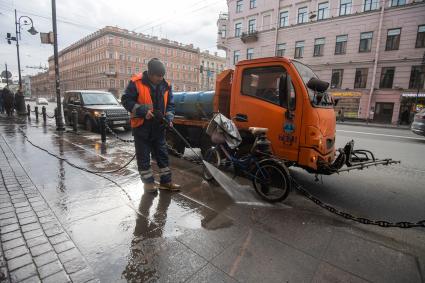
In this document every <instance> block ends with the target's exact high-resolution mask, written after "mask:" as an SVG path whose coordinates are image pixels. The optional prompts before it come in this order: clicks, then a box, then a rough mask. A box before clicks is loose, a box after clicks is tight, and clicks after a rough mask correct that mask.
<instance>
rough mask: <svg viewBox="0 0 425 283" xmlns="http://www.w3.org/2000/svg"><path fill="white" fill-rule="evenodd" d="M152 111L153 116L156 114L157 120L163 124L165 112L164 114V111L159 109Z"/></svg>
mask: <svg viewBox="0 0 425 283" xmlns="http://www.w3.org/2000/svg"><path fill="white" fill-rule="evenodd" d="M152 113H153V116H154V117H153V118H154V119H155V120H156V121H158V122H159V123H160V124H162V123H163V120H164V114H162V112H161V111H159V110H153V111H152Z"/></svg>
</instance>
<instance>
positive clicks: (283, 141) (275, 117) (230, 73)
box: [174, 57, 336, 172]
mask: <svg viewBox="0 0 425 283" xmlns="http://www.w3.org/2000/svg"><path fill="white" fill-rule="evenodd" d="M269 67H282V68H284V69H285V70H286V72H287V73H288V74H289V75H290V78H291V81H292V87H293V91H294V92H295V94H294V95H295V107H293V108H292V110H290V111H291V115H289V118H288V115H286V114H287V113H285V112H287V111H289V110H288V109H287V108H285V107H282V106H280V105H277V104H274V103H270V102H269V101H266V100H262V99H258V97H253V96H250V95H246V94H244V93H243V92H242V78H243V74H244V71H245V70H247V69H252V68H263V69H267V68H269ZM213 111H214V112H220V113H222V114H224V115H225V116H227V117H229V118H230V117H232V118H233V117H236V116H237V115H241V114H242V115H244V116H246V117H247V121H246V122H242V121H237V120H236V121H235V123H236V125H237V127H238V129H239V130H240V131H241V132H244V131H245V132H248V128H249V127H264V128H268V129H269V131H268V133H267V137H268V139H269V140H270V141H271V147H272V151H273V154H274V155H275V156H276V157H278V158H280V159H283V160H285V161H289V162H291V163H293V164H294V165H296V166H299V167H302V168H305V169H307V170H309V171H311V172H314V171H316V170H317V169H318V164H319V163H320V162H324V163H326V164H331V163H332V162H333V161H334V159H335V128H336V117H335V111H334V108H333V105H332V106H327V107H318V106H317V105H314V103H312V102H311V97H309V92H308V89H307V86H306V83H305V81H303V78H302V75H301V74H300V73H299V71H298V70H297V68H296V66H295V65H294V64H293V60H291V59H288V58H285V57H270V58H259V59H254V60H245V61H241V62H239V63H238V64H237V65H236V68H235V70H225V71H223V72H222V73H221V74H219V75H218V76H217V82H216V88H215V95H214V101H213ZM174 124H175V125H176V126H177V127H179V128H180V129H184V128H185V127H198V128H205V127H206V126H207V124H208V121H207V120H206V119H205V120H202V119H185V118H183V117H176V118H175V120H174ZM288 126H289V128H290V129H291V130H290V131H287V130H285V129H287V127H288ZM203 143H205V141H204V142H203Z"/></svg>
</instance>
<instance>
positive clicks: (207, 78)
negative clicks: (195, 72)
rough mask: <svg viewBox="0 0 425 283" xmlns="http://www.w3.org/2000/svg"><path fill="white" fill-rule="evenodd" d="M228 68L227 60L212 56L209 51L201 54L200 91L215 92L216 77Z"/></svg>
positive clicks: (215, 54) (215, 55)
mask: <svg viewBox="0 0 425 283" xmlns="http://www.w3.org/2000/svg"><path fill="white" fill-rule="evenodd" d="M225 66H226V58H224V57H221V56H218V55H217V52H215V53H214V54H211V53H210V52H209V51H208V50H207V51H204V52H201V53H200V66H199V87H200V88H199V90H214V89H215V81H216V77H217V75H218V74H219V73H221V72H222V71H223V70H224V68H225Z"/></svg>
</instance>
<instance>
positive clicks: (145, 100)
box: [130, 73, 168, 129]
mask: <svg viewBox="0 0 425 283" xmlns="http://www.w3.org/2000/svg"><path fill="white" fill-rule="evenodd" d="M142 78H143V74H142V73H140V74H137V75H134V76H132V77H131V81H132V82H133V83H134V84H135V85H136V88H137V93H138V96H137V104H140V105H147V106H148V107H149V109H150V110H153V104H152V98H151V93H150V88H149V86H147V85H145V84H143V83H142ZM167 84H168V82H167ZM167 103H168V89H167V90H166V91H165V93H164V113H165V110H166V109H167ZM130 119H131V120H130V124H131V127H132V128H133V129H134V128H137V127H140V126H141V125H143V123H144V121H145V119H143V118H140V117H135V116H134V113H133V112H132V113H131V115H130Z"/></svg>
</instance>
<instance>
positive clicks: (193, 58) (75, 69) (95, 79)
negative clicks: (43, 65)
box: [32, 26, 200, 97]
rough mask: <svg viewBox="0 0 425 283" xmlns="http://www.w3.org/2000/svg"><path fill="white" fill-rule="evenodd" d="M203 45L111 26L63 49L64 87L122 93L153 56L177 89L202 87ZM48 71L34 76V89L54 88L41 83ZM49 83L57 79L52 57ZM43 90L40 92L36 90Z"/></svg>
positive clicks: (51, 90) (61, 75)
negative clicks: (196, 45)
mask: <svg viewBox="0 0 425 283" xmlns="http://www.w3.org/2000/svg"><path fill="white" fill-rule="evenodd" d="M199 54H200V52H199V49H198V48H194V47H193V45H192V44H188V45H184V44H182V43H179V42H176V41H170V40H168V39H158V38H157V37H151V36H148V35H144V34H141V33H136V32H131V31H128V30H125V29H121V28H118V27H111V26H107V27H105V28H102V29H100V30H98V31H96V32H94V33H93V34H90V35H88V36H86V37H84V38H82V39H81V40H79V41H77V42H76V43H74V44H72V45H70V46H68V47H66V48H65V49H63V50H61V51H60V52H59V71H60V80H61V91H62V92H63V91H67V90H71V89H96V90H105V91H110V92H112V93H114V94H115V95H116V96H117V97H119V96H121V95H122V93H123V92H124V90H125V87H126V86H127V84H128V81H129V80H130V77H131V76H132V75H133V74H135V73H139V72H143V71H144V70H146V69H147V63H148V61H149V60H150V59H151V58H154V57H156V58H159V59H161V60H162V61H163V62H164V64H165V66H166V69H167V74H166V79H167V80H168V81H169V82H170V83H171V84H172V85H173V90H174V91H183V90H184V91H195V90H198V89H199V81H198V80H199V64H200V61H199V60H200V57H199ZM45 76H46V74H44V73H42V74H39V75H37V76H35V77H33V82H32V85H33V89H37V88H38V89H39V90H43V91H44V90H45V91H50V93H48V94H47V93H44V94H43V96H46V97H51V96H55V94H54V87H51V86H47V85H46V86H40V85H39V83H41V82H42V81H43V80H44V79H45ZM47 76H48V78H49V80H48V83H51V82H54V77H55V74H54V60H53V56H51V57H50V58H49V70H48V72H47ZM36 93H37V94H40V92H36Z"/></svg>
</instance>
